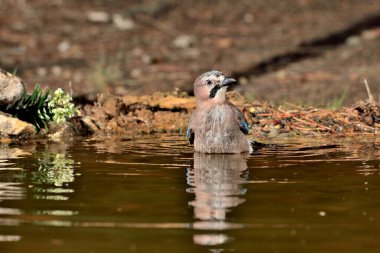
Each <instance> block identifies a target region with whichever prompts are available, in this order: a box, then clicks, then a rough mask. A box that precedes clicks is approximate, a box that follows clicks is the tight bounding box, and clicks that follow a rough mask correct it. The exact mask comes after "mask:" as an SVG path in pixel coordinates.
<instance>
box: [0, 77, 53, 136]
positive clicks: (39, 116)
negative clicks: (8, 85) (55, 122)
mask: <svg viewBox="0 0 380 253" xmlns="http://www.w3.org/2000/svg"><path fill="white" fill-rule="evenodd" d="M48 100H49V90H47V91H46V92H45V93H44V92H43V91H42V89H41V86H40V85H38V84H37V85H36V86H35V87H34V90H33V93H32V94H31V95H29V94H27V93H24V95H23V96H22V97H21V98H20V99H19V100H17V101H15V102H14V103H12V104H9V105H8V106H7V107H6V108H5V110H4V111H5V112H7V113H10V114H12V115H13V116H15V117H17V118H19V119H21V120H23V121H26V122H29V123H31V124H33V125H34V126H35V127H36V128H37V130H40V129H41V128H43V127H46V126H47V122H48V121H50V120H51V119H52V116H53V113H52V112H51V111H50V109H49V108H48V106H47V103H48Z"/></svg>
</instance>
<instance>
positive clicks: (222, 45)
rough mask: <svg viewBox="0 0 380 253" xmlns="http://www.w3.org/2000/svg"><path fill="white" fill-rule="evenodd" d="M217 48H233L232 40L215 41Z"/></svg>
mask: <svg viewBox="0 0 380 253" xmlns="http://www.w3.org/2000/svg"><path fill="white" fill-rule="evenodd" d="M215 46H216V47H217V48H221V49H225V48H229V47H231V46H232V40H231V39H230V38H223V39H219V40H216V41H215Z"/></svg>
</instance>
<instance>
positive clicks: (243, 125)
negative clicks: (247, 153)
mask: <svg viewBox="0 0 380 253" xmlns="http://www.w3.org/2000/svg"><path fill="white" fill-rule="evenodd" d="M231 106H232V108H233V111H234V113H235V116H236V118H237V120H238V122H239V126H240V130H241V131H242V132H243V133H244V134H248V131H249V125H248V122H247V120H246V119H245V117H244V114H243V113H242V112H241V111H240V110H239V109H238V108H237V107H236V106H234V105H233V104H231Z"/></svg>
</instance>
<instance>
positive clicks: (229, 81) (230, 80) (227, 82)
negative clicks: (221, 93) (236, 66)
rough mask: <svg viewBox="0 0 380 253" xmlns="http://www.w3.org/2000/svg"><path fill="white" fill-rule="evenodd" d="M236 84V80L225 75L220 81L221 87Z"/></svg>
mask: <svg viewBox="0 0 380 253" xmlns="http://www.w3.org/2000/svg"><path fill="white" fill-rule="evenodd" d="M234 84H236V80H235V79H233V78H229V77H226V78H224V80H223V82H222V87H230V86H232V85H234Z"/></svg>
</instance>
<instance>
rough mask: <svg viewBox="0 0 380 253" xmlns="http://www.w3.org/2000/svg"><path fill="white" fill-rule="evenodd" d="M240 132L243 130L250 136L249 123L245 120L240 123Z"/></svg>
mask: <svg viewBox="0 0 380 253" xmlns="http://www.w3.org/2000/svg"><path fill="white" fill-rule="evenodd" d="M240 130H241V131H242V132H243V133H245V134H248V131H249V126H248V123H247V121H245V120H243V121H240Z"/></svg>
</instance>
